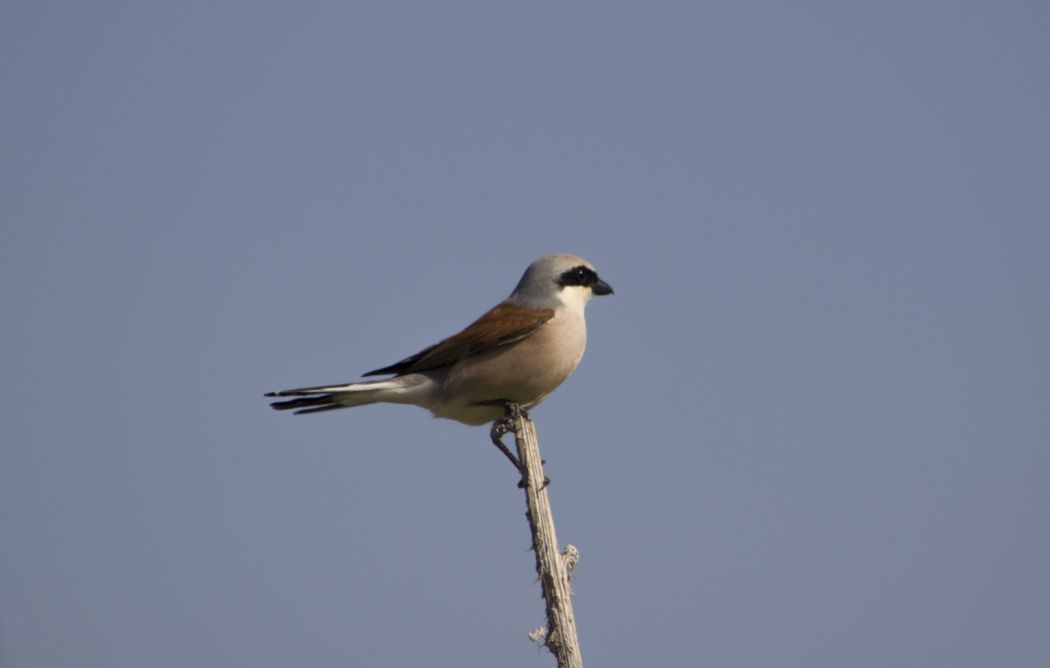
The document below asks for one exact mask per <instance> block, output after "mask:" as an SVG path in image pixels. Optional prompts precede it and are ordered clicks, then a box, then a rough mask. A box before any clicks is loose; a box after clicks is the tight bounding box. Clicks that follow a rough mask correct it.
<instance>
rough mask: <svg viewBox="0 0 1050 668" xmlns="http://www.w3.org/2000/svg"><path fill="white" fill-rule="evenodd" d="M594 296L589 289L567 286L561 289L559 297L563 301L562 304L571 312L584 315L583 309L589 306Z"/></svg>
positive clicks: (580, 286) (579, 286)
mask: <svg viewBox="0 0 1050 668" xmlns="http://www.w3.org/2000/svg"><path fill="white" fill-rule="evenodd" d="M593 294H594V293H593V292H591V289H590V288H589V287H584V286H582V285H567V286H565V287H564V288H562V289H561V292H559V293H558V297H559V299H561V303H562V304H565V306H566V307H567V308H568V309H569V310H571V311H576V312H579V313H583V307H584V306H586V305H587V302H588V301H589V300H590V298H591V296H592V295H593Z"/></svg>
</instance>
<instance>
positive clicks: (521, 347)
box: [442, 309, 587, 406]
mask: <svg viewBox="0 0 1050 668" xmlns="http://www.w3.org/2000/svg"><path fill="white" fill-rule="evenodd" d="M586 346H587V325H586V323H585V321H584V319H583V314H582V313H578V312H574V311H573V310H569V309H561V310H559V311H558V313H557V314H555V316H554V318H552V319H551V321H550V322H548V323H547V324H546V325H544V326H543V327H541V328H540V329H538V330H537V331H536V332H534V333H533V334H532V335H530V336H528V337H526V338H525V339H523V340H521V341H518V342H516V343H513V344H510V345H507V346H502V347H500V348H497V349H495V350H492V351H489V352H487V353H483V354H481V355H477V356H475V357H470V358H467V359H465V360H463V361H461V362H458V363H457V364H455V365H454V366H453V367H452V368H451V369H450V370H449V373H448V376H447V377H446V378H445V382H444V384H443V388H442V389H443V394H444V395H445V396H446V397H447V399H448V400H449V401H450V402H452V403H455V404H460V405H463V404H471V403H476V402H478V401H492V400H508V401H515V402H517V403H520V404H523V405H526V406H533V405H535V404H537V403H539V402H540V401H541V400H542V399H543V398H544V397H546V396H547V395H548V394H550V393H551V392H553V391H554V390H555V389H556V388H557V387H558V386H559V385H561V384H562V383H563V382H564V381H565V379H566V378H568V377H569V376H570V375H572V372H573V371H574V370H575V369H576V365H578V364H579V363H580V359H581V358H582V357H583V351H584V349H585V348H586Z"/></svg>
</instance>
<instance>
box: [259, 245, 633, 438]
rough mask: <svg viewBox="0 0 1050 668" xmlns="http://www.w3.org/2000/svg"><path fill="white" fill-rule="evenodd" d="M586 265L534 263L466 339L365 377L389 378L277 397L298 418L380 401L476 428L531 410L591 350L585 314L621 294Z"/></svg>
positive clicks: (556, 259)
mask: <svg viewBox="0 0 1050 668" xmlns="http://www.w3.org/2000/svg"><path fill="white" fill-rule="evenodd" d="M612 291H613V290H612V288H611V287H609V284H608V283H606V282H605V281H603V280H601V279H600V278H598V274H597V273H596V272H595V271H594V267H593V266H591V264H590V263H589V262H587V261H586V260H582V259H580V258H578V257H575V256H573V255H547V256H545V257H541V258H540V259H538V260H536V261H535V262H533V263H532V264H531V265H529V268H528V269H526V270H525V274H524V275H523V276H522V277H521V280H520V281H519V282H518V286H517V287H516V288H514V292H512V293H511V295H510V297H507V299H505V300H504V301H503V302H502V303H500V304H498V305H496V306H495V307H493V308H492V309H491V310H489V311H488V312H487V313H485V314H484V315H483V316H481V317H480V318H478V319H477V320H475V321H474V322H473V323H472V324H471V325H470V326H468V327H467V328H466V329H464V330H463V331H462V332H460V333H459V334H456V335H454V336H450V337H449V338H447V339H445V340H444V341H441V342H440V343H436V344H434V345H432V346H430V347H429V348H425V349H423V350H421V351H420V352H418V353H416V354H415V355H412V356H411V357H406V358H405V359H403V360H401V361H400V362H397V363H395V364H391V365H390V366H386V367H383V368H382V369H376V370H375V371H369V372H368V373H366V374H364V375H365V376H379V375H385V374H392V375H393V377H392V378H388V379H386V380H371V381H361V382H357V383H349V384H346V385H320V386H317V387H300V388H296V389H293V390H281V391H280V392H270V393H268V394H267V395H266V396H268V397H298V398H296V399H290V400H287V401H276V402H274V403H272V404H270V405H271V406H273V407H274V408H275V409H277V410H288V409H295V412H296V414H306V413H320V412H322V411H330V410H335V409H337V408H350V407H352V406H363V405H365V404H375V403H393V404H414V405H416V406H421V407H423V408H426V409H427V410H429V411H430V412H431V413H433V414H434V416H435V417H442V418H449V419H451V420H457V421H459V422H463V423H465V424H469V425H480V424H485V423H487V422H493V421H496V420H499V419H500V418H502V417H503V416H504V412H505V410H506V405H507V404H509V403H515V404H518V405H520V406H521V407H522V408H526V409H528V408H531V407H533V406H535V405H536V404H538V403H540V402H541V401H543V399H544V398H546V396H547V395H548V394H550V393H551V392H553V391H554V390H555V389H556V388H557V387H558V386H559V385H561V384H562V383H563V382H564V381H565V379H566V378H568V377H569V376H570V375H571V374H572V372H573V371H574V370H575V369H576V365H577V364H579V362H580V359H581V358H582V357H583V350H584V348H585V347H586V344H587V324H586V322H585V321H584V317H583V310H584V306H586V304H587V301H588V300H589V299H590V298H591V297H592V296H594V295H608V294H612Z"/></svg>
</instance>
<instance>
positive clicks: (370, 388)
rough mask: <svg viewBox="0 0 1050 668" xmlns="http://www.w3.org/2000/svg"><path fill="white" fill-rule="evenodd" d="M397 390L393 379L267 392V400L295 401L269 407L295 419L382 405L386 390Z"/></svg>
mask: <svg viewBox="0 0 1050 668" xmlns="http://www.w3.org/2000/svg"><path fill="white" fill-rule="evenodd" d="M400 386H401V384H400V383H399V382H397V380H396V379H391V380H373V381H365V382H361V383H349V384H347V385H318V386H317V387H297V388H295V389H294V390H280V391H279V392H267V393H266V395H265V396H267V397H299V398H298V399H289V400H287V401H275V402H273V403H271V404H270V406H271V407H272V408H273V409H274V410H277V411H287V410H293V409H294V410H295V415H308V414H310V413H323V412H324V411H334V410H336V409H339V408H353V407H354V406H364V405H365V404H374V403H376V402H377V401H382V400H383V396H382V395H385V394H387V391H388V390H394V389H397V388H399V387H400Z"/></svg>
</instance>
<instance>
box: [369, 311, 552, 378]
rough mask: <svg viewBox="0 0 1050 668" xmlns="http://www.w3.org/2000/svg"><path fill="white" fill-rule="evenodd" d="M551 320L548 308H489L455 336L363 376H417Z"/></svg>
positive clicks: (516, 338) (518, 337) (514, 338)
mask: <svg viewBox="0 0 1050 668" xmlns="http://www.w3.org/2000/svg"><path fill="white" fill-rule="evenodd" d="M553 317H554V310H553V309H549V308H540V309H528V308H521V307H518V306H511V305H509V304H500V305H498V306H495V307H493V308H492V309H490V310H489V311H488V312H486V313H485V314H484V315H482V316H481V317H480V318H478V319H477V320H475V321H474V322H473V323H471V324H470V325H468V326H467V328H466V329H464V330H463V331H462V332H460V333H459V334H455V335H453V336H450V337H448V338H447V339H445V340H443V341H441V342H439V343H435V344H434V345H432V346H430V347H429V348H424V349H423V350H421V351H419V352H418V353H416V354H415V355H412V356H410V357H406V358H405V359H403V360H401V361H400V362H396V363H394V364H391V365H390V366H385V367H383V368H382V369H376V370H375V371H369V372H368V373H366V374H364V375H365V376H378V375H382V374H396V375H398V376H402V375H405V374H408V373H418V372H420V371H427V370H429V369H436V368H438V367H442V366H446V365H449V364H453V363H455V362H458V361H459V360H461V359H463V358H464V357H467V356H469V355H476V354H478V353H481V352H485V351H487V350H491V349H493V348H498V347H499V346H505V345H507V344H508V343H514V342H515V341H520V340H522V339H524V338H525V337H527V336H528V335H530V334H532V333H533V332H535V331H536V330H537V329H539V328H540V327H542V326H543V325H545V324H547V322H549V321H550V319H551V318H553Z"/></svg>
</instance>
